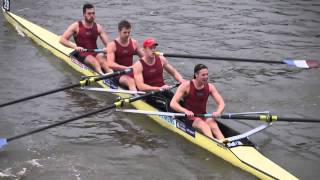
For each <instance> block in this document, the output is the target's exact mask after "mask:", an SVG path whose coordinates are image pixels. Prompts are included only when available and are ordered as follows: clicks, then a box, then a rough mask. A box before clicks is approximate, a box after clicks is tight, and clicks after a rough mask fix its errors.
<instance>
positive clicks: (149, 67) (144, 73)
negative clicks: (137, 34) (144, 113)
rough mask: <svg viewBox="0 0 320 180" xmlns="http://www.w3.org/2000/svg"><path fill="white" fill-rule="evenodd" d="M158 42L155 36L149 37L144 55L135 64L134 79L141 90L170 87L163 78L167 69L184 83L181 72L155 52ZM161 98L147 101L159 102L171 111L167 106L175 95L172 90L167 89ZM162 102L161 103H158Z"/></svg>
mask: <svg viewBox="0 0 320 180" xmlns="http://www.w3.org/2000/svg"><path fill="white" fill-rule="evenodd" d="M157 45H158V43H157V42H156V41H155V40H154V39H153V38H147V39H145V40H144V42H143V50H144V56H143V57H142V58H141V59H140V60H139V61H137V62H136V63H135V64H134V65H133V73H134V79H135V82H136V85H137V88H138V89H139V90H140V91H157V90H160V89H163V88H164V89H165V88H168V87H169V86H168V85H166V84H165V82H164V79H163V70H166V71H167V72H168V73H169V74H170V75H171V76H172V77H173V78H174V79H175V80H176V81H178V82H180V83H182V82H184V81H185V80H184V79H183V78H182V76H181V74H180V73H179V72H178V71H177V70H176V69H175V68H174V67H173V66H172V65H171V64H169V62H168V61H167V59H166V58H165V57H163V56H159V55H156V54H155V49H156V47H157ZM161 96H162V97H161V98H160V99H159V98H157V97H149V98H147V99H146V101H147V102H148V103H150V104H152V105H155V106H157V105H156V104H158V105H159V106H161V107H159V108H160V109H161V110H164V111H169V110H170V108H169V106H167V105H168V104H169V102H170V99H171V98H172V96H173V93H172V92H171V91H165V92H164V93H162V95H161ZM158 102H160V103H158Z"/></svg>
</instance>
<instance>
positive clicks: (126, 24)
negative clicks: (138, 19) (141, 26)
mask: <svg viewBox="0 0 320 180" xmlns="http://www.w3.org/2000/svg"><path fill="white" fill-rule="evenodd" d="M122 28H126V29H130V28H131V24H130V23H129V21H127V20H122V21H120V22H119V24H118V31H121V30H122Z"/></svg>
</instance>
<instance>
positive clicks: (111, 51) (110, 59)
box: [107, 41, 128, 70]
mask: <svg viewBox="0 0 320 180" xmlns="http://www.w3.org/2000/svg"><path fill="white" fill-rule="evenodd" d="M115 52H116V44H115V42H114V41H112V42H110V43H108V45H107V66H108V67H109V68H111V69H112V70H124V69H127V68H128V67H126V66H122V65H120V64H118V63H116V62H115V60H116V55H115Z"/></svg>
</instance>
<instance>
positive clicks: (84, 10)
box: [82, 3, 94, 14]
mask: <svg viewBox="0 0 320 180" xmlns="http://www.w3.org/2000/svg"><path fill="white" fill-rule="evenodd" d="M92 8H94V6H93V5H92V4H90V3H86V4H84V5H83V7H82V13H83V14H85V13H86V10H87V9H92Z"/></svg>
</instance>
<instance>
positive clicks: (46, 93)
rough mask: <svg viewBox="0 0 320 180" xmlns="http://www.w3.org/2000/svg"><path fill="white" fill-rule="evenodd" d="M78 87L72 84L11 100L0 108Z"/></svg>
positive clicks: (0, 105)
mask: <svg viewBox="0 0 320 180" xmlns="http://www.w3.org/2000/svg"><path fill="white" fill-rule="evenodd" d="M78 86H79V84H73V85H69V86H65V87H61V88H58V89H53V90H50V91H46V92H43V93H39V94H34V95H31V96H27V97H24V98H21V99H16V100H13V101H10V102H6V103H3V104H0V108H1V107H5V106H9V105H12V104H16V103H19V102H22V101H27V100H30V99H35V98H37V97H41V96H45V95H49V94H53V93H56V92H59V91H63V90H66V89H71V88H75V87H78Z"/></svg>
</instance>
